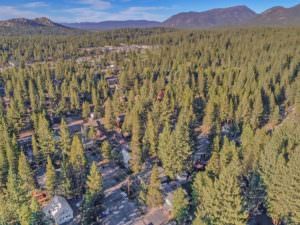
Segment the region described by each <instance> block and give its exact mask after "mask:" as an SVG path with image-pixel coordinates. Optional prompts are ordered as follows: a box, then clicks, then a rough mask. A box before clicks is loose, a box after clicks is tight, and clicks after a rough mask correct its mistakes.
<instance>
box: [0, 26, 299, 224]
mask: <svg viewBox="0 0 300 225" xmlns="http://www.w3.org/2000/svg"><path fill="white" fill-rule="evenodd" d="M121 43H123V44H143V45H147V46H152V48H149V49H146V50H145V51H143V52H136V51H131V52H106V53H103V55H102V56H103V57H100V59H98V61H97V59H96V58H95V57H94V58H92V60H89V61H87V62H83V63H78V62H76V61H75V60H76V59H77V58H78V57H79V56H80V57H83V56H86V54H87V51H84V50H83V51H79V50H82V48H92V47H99V46H104V45H120V44H121ZM0 54H1V62H0V64H1V65H2V66H3V71H2V72H0V84H1V87H5V96H4V97H3V98H1V108H0V115H1V122H0V124H1V126H0V128H1V132H0V155H1V156H0V190H1V191H0V200H1V203H2V204H3V206H2V207H0V222H2V221H3V222H4V223H8V222H11V223H12V222H14V221H18V222H19V221H24V220H25V221H26V220H28V218H30V216H31V215H34V216H37V214H36V213H37V211H38V210H37V209H36V208H34V209H33V208H30V207H28V205H29V204H28V202H30V201H31V198H30V195H28V193H29V192H30V191H31V190H32V189H34V187H35V185H36V183H35V182H34V181H31V186H30V185H26V184H28V182H27V179H29V178H30V177H31V174H32V173H34V172H33V171H32V170H31V169H30V167H29V166H26V168H27V169H26V171H25V170H23V169H20V168H21V166H22V164H24V160H23V161H22V160H21V159H22V154H21V152H22V149H20V148H19V146H18V144H17V142H16V139H17V137H18V136H19V134H20V133H21V132H22V130H24V129H25V128H28V127H29V128H31V129H33V131H34V135H33V141H32V145H33V146H34V147H33V149H34V152H33V154H34V162H36V163H37V164H38V165H39V166H40V167H43V168H45V167H46V161H47V160H46V159H48V163H47V164H48V165H49V166H48V167H49V168H50V169H48V170H50V171H51V166H50V165H51V162H50V160H51V159H52V161H53V162H54V164H55V165H67V167H63V170H65V171H63V172H62V173H61V174H60V175H61V176H60V177H59V179H57V180H56V183H55V190H57V191H59V193H62V194H63V195H65V196H73V197H75V196H78V195H80V194H82V193H83V192H84V184H85V179H86V176H87V171H86V167H85V166H86V164H85V163H86V161H85V158H84V154H83V152H82V148H81V147H80V146H81V144H80V141H79V139H77V136H75V138H74V139H73V144H72V147H71V149H72V150H71V149H69V145H68V143H69V144H70V140H69V139H68V138H66V139H64V140H63V138H62V139H61V140H60V141H57V140H56V139H54V137H53V136H54V135H53V131H52V129H51V128H50V125H52V120H51V119H52V118H53V117H60V118H63V117H65V116H67V115H68V114H69V113H74V114H79V115H82V116H83V118H84V119H87V117H88V112H89V111H90V109H93V112H94V114H95V117H98V118H102V120H103V121H104V124H105V127H106V129H107V130H108V131H113V130H114V128H115V122H114V121H115V120H116V118H117V117H118V116H119V115H121V114H125V121H124V124H123V126H122V128H121V130H122V133H129V134H131V139H130V148H131V156H132V157H131V161H130V165H131V170H132V172H133V174H138V173H139V172H140V171H141V170H142V168H143V164H144V163H145V162H146V161H150V162H153V161H152V160H153V159H156V161H155V162H159V164H160V165H162V167H163V169H164V171H165V173H166V174H167V175H168V176H169V178H170V179H174V178H175V177H176V175H178V174H181V173H182V172H185V171H187V172H189V173H190V174H191V176H192V177H193V181H192V185H191V186H192V189H193V191H190V193H188V194H189V196H190V197H191V198H192V199H193V201H191V203H190V205H189V214H190V215H192V216H193V218H194V222H193V223H194V224H207V225H208V224H216V225H224V224H236V225H238V224H245V222H246V221H247V219H248V218H249V217H250V218H251V216H252V215H254V214H255V212H256V211H257V208H263V209H265V211H266V214H267V215H269V216H270V217H271V218H272V219H273V221H274V222H276V224H278V225H279V224H299V223H300V196H299V193H300V190H299V187H300V174H299V171H300V170H299V162H300V161H299V160H300V158H299V157H300V150H299V143H300V139H299V122H300V120H299V111H300V107H299V105H300V91H299V90H300V78H299V74H300V30H299V29H296V28H281V29H279V28H278V29H275V28H274V29H264V28H259V29H256V28H253V29H230V30H214V31H173V30H166V29H154V30H126V31H117V32H116V31H114V32H104V33H94V34H91V35H77V36H59V37H53V36H37V37H13V38H8V37H2V38H0ZM94 56H95V55H94ZM12 59H13V60H14V61H15V62H16V66H14V67H8V68H6V67H7V65H8V64H9V62H10V61H11V60H12ZM66 59H68V60H66ZM41 61H44V62H45V61H51V63H42V64H41V63H39V62H41ZM28 62H30V63H33V62H36V63H33V64H31V65H26V63H28ZM111 64H113V65H114V66H115V67H116V68H118V69H119V73H118V81H119V84H118V88H117V89H115V90H114V91H111V90H110V88H109V86H108V84H107V82H106V79H105V78H107V77H109V76H112V74H113V71H112V70H110V69H105V68H107V66H109V65H111ZM89 106H91V107H89ZM225 125H226V126H228V127H230V133H231V134H232V135H227V134H225V133H224V132H223V129H222V128H223V127H224V126H225ZM199 130H200V133H201V134H203V135H207V136H208V139H209V140H210V143H211V144H210V148H211V150H212V156H211V158H210V161H209V162H208V165H207V167H206V170H205V171H204V172H203V171H202V172H195V171H193V162H192V156H193V154H194V153H195V152H196V148H195V145H196V138H195V137H196V136H198V135H199ZM67 136H68V135H67ZM63 141H66V142H65V143H67V144H64V142H63ZM78 146H79V147H78ZM25 161H26V160H25ZM18 164H19V165H18ZM26 165H27V164H26ZM23 166H24V165H23ZM66 174H67V175H66ZM68 185H69V186H68ZM51 187H52V188H54V187H53V186H51ZM50 191H52V193H53V192H54V190H53V189H50ZM24 212H25V213H24ZM24 214H26V216H25V217H24ZM185 216H186V215H185ZM24 224H25V223H24Z"/></svg>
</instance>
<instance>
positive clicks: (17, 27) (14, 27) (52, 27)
mask: <svg viewBox="0 0 300 225" xmlns="http://www.w3.org/2000/svg"><path fill="white" fill-rule="evenodd" d="M75 32H76V31H75V30H74V29H71V28H69V27H65V26H63V25H61V24H58V23H55V22H53V21H51V20H50V19H48V18H45V17H41V18H36V19H32V20H31V19H25V18H16V19H10V20H5V21H0V34H1V35H19V34H69V33H75Z"/></svg>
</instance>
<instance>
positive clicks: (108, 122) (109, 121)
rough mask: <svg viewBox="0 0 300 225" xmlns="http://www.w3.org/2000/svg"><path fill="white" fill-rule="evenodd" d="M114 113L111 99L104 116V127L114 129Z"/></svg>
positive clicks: (107, 103)
mask: <svg viewBox="0 0 300 225" xmlns="http://www.w3.org/2000/svg"><path fill="white" fill-rule="evenodd" d="M114 123H115V120H114V113H113V108H112V103H111V100H110V98H108V99H107V101H106V103H105V114H104V125H105V127H106V129H108V130H111V129H113V127H114Z"/></svg>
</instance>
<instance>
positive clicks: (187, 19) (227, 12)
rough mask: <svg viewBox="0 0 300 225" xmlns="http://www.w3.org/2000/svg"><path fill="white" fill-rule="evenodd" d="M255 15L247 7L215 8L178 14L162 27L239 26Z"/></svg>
mask: <svg viewBox="0 0 300 225" xmlns="http://www.w3.org/2000/svg"><path fill="white" fill-rule="evenodd" d="M256 15H257V14H256V13H255V12H254V11H253V10H251V9H249V8H248V7H247V6H244V5H239V6H233V7H229V8H217V9H211V10H208V11H204V12H187V13H179V14H177V15H175V16H172V17H171V18H169V19H167V20H166V21H165V22H164V23H163V25H164V26H170V27H182V28H212V27H221V26H234V25H239V24H241V23H243V22H245V21H248V20H250V19H252V18H254V17H255V16H256Z"/></svg>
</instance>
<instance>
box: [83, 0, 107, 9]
mask: <svg viewBox="0 0 300 225" xmlns="http://www.w3.org/2000/svg"><path fill="white" fill-rule="evenodd" d="M79 3H80V4H84V5H88V6H90V7H92V8H95V9H101V10H103V9H109V8H111V3H110V2H109V1H104V0H79Z"/></svg>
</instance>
